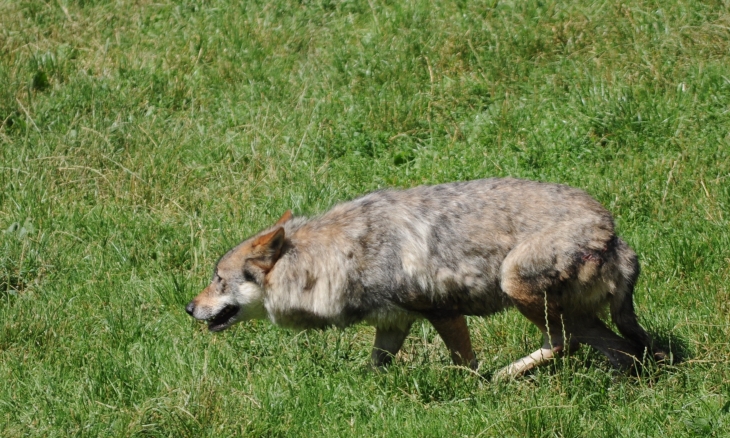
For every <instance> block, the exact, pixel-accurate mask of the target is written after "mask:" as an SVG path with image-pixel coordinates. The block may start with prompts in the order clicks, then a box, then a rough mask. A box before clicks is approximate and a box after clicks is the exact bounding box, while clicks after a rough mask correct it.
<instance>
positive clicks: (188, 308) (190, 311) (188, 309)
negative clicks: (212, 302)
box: [185, 301, 195, 316]
mask: <svg viewBox="0 0 730 438" xmlns="http://www.w3.org/2000/svg"><path fill="white" fill-rule="evenodd" d="M185 311H186V312H188V315H190V316H193V312H194V311H195V303H193V302H192V301H191V302H189V303H188V305H187V306H185Z"/></svg>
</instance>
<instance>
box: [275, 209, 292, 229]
mask: <svg viewBox="0 0 730 438" xmlns="http://www.w3.org/2000/svg"><path fill="white" fill-rule="evenodd" d="M293 217H294V215H293V214H291V210H287V211H285V212H284V214H282V215H281V217H280V218H279V220H278V221H276V223H275V224H274V226H275V227H278V226H279V225H284V224H285V223H287V222H289V221H290V220H291V218H293Z"/></svg>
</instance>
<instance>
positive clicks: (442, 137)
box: [0, 0, 730, 437]
mask: <svg viewBox="0 0 730 438" xmlns="http://www.w3.org/2000/svg"><path fill="white" fill-rule="evenodd" d="M729 29H730V4H728V2H726V1H704V2H698V1H689V0H666V1H661V2H660V1H648V0H647V1H638V0H626V1H625V2H622V3H619V2H610V1H602V0H597V1H593V2H580V1H572V0H568V1H551V0H544V1H534V0H527V1H519V0H505V1H500V0H488V1H487V0H484V1H479V0H477V1H471V0H459V1H450V2H436V3H431V2H426V1H420V0H397V1H390V0H388V1H385V0H367V1H364V0H363V1H359V0H358V1H355V0H312V1H308V0H299V1H295V0H291V1H289V0H269V1H257V0H247V1H244V2H234V1H224V0H199V1H196V0H180V1H171V0H156V1H151V0H117V1H112V0H109V1H106V0H75V1H73V0H57V1H42V0H0V188H1V190H0V435H2V436H3V437H21V436H43V437H65V436H89V437H96V436H170V437H181V436H188V437H223V436H324V437H328V436H332V437H340V436H398V437H404V436H434V437H436V436H482V437H487V436H513V437H522V436H536V437H542V436H545V437H553V436H564V437H603V436H611V437H615V436H625V437H634V436H728V434H729V433H730V432H728V431H730V360H729V359H728V354H730V341H729V339H730V286H729V285H730V30H729ZM508 175H509V176H514V177H524V178H532V179H539V180H544V181H556V182H561V183H566V184H570V185H574V186H577V187H581V188H583V189H585V190H587V191H588V192H590V193H591V194H593V195H594V196H595V197H596V198H597V199H599V200H600V201H601V202H603V203H604V204H605V205H606V206H607V207H608V208H609V209H610V210H611V211H612V212H614V214H615V216H616V221H617V225H618V228H619V231H620V234H621V236H622V237H624V238H625V239H626V240H627V241H628V242H629V243H630V244H631V245H632V246H633V247H634V248H635V249H636V250H637V252H638V253H639V256H640V260H641V263H642V276H641V279H640V282H639V284H638V288H637V295H636V303H637V312H638V314H639V316H640V319H641V322H642V324H643V325H644V326H645V327H647V329H649V331H650V332H651V333H652V334H653V335H654V336H655V337H656V338H657V339H658V340H659V341H660V343H661V344H662V345H664V346H666V347H668V348H670V349H671V351H672V353H673V355H674V358H675V359H682V360H681V362H680V361H677V363H675V364H673V365H670V366H665V367H662V368H660V369H657V370H655V371H654V372H652V373H651V375H650V376H647V377H645V378H641V379H635V378H631V377H627V376H624V375H621V374H618V373H616V372H614V371H613V370H612V369H611V368H610V366H609V365H608V363H607V362H606V361H605V360H604V359H603V357H602V356H600V355H598V354H596V353H594V352H592V351H590V350H588V349H583V350H581V351H580V352H579V353H578V354H576V355H575V356H572V357H569V358H565V359H561V360H558V361H557V362H556V363H555V364H554V365H552V366H548V367H545V368H542V369H539V370H537V371H536V372H535V373H534V374H532V375H530V376H527V377H525V378H522V379H519V380H515V381H510V382H503V383H492V382H490V381H489V379H488V377H489V376H490V375H491V373H492V372H494V371H495V370H496V369H498V368H499V367H502V366H504V365H506V364H508V363H509V362H510V361H511V360H514V359H516V358H518V357H520V356H522V355H524V354H526V353H528V352H530V351H532V350H534V349H535V348H537V346H538V345H539V343H540V336H539V332H538V331H537V329H536V328H534V327H532V326H531V325H530V324H529V323H528V322H527V321H526V320H525V319H524V318H523V317H521V316H520V315H519V314H518V313H517V312H515V311H509V312H505V313H503V314H500V315H497V316H495V317H493V318H490V319H480V318H472V319H470V320H469V325H470V328H471V330H472V333H473V339H474V344H475V349H476V352H477V355H478V357H479V358H480V360H481V368H480V371H479V375H477V374H473V373H469V372H467V371H465V370H462V369H456V368H454V367H452V366H451V365H450V362H449V358H448V353H447V351H446V349H445V347H444V346H443V343H442V342H441V340H440V339H439V338H438V336H437V335H436V334H435V332H434V330H433V329H432V328H431V327H430V326H428V325H426V324H416V326H415V327H414V329H413V331H412V334H411V336H410V337H409V339H408V340H407V341H406V345H405V346H404V350H403V351H402V352H401V353H400V354H399V356H398V358H397V359H396V364H395V365H394V366H392V367H391V368H390V369H389V370H388V371H387V372H384V373H373V372H370V371H369V370H368V368H367V366H366V363H367V360H368V358H369V352H370V346H371V342H372V338H373V335H374V330H373V329H372V328H370V327H366V326H357V327H352V328H349V329H347V330H344V331H334V330H333V331H326V332H302V333H292V332H288V331H285V330H282V329H279V328H276V327H273V326H271V325H270V324H268V323H265V322H261V321H259V322H252V323H246V324H241V325H238V326H236V327H235V328H234V329H232V330H230V331H227V332H224V333H220V334H216V335H212V334H210V333H208V332H207V331H206V329H205V327H204V326H203V325H202V324H199V323H195V322H193V321H192V320H191V318H190V317H188V315H187V314H185V311H184V305H185V304H186V303H187V302H188V301H189V300H190V299H191V298H192V297H193V296H194V295H195V294H196V293H197V292H198V291H199V290H200V289H202V288H203V287H204V286H205V285H206V284H207V281H208V279H209V278H210V273H211V270H212V267H213V264H214V262H215V261H216V259H217V258H218V256H220V255H221V254H222V253H223V252H224V251H225V250H227V249H228V248H229V247H231V246H232V245H234V244H235V243H237V242H238V241H239V240H240V239H242V238H244V237H245V236H247V235H249V234H250V233H253V232H255V231H257V230H258V229H260V228H262V227H264V226H266V225H268V224H270V223H271V222H272V221H273V220H275V219H276V218H278V216H279V215H281V213H282V212H284V211H285V210H286V209H288V208H291V209H293V210H294V212H295V213H296V214H305V215H311V214H316V213H318V212H321V211H323V210H325V209H327V208H328V207H330V206H332V205H333V204H335V203H336V202H338V201H341V200H345V199H350V198H353V197H355V196H357V195H358V194H361V193H364V192H366V191H370V190H374V189H378V188H381V187H386V186H396V187H411V186H415V185H418V184H424V183H439V182H446V181H453V180H465V179H473V178H481V177H486V176H508Z"/></svg>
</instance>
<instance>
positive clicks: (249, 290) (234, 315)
mask: <svg viewBox="0 0 730 438" xmlns="http://www.w3.org/2000/svg"><path fill="white" fill-rule="evenodd" d="M291 218H292V214H291V211H287V212H286V213H284V215H283V216H282V217H281V219H279V220H278V221H277V222H276V224H274V226H273V227H271V228H269V229H268V230H265V231H262V232H261V233H259V234H257V235H255V236H253V237H251V238H249V239H247V240H244V241H243V242H241V243H240V244H239V245H238V246H236V247H235V248H233V249H232V250H230V251H228V253H226V254H225V255H224V256H223V257H221V258H220V260H219V261H218V263H217V264H216V267H215V271H214V272H213V279H212V280H211V282H210V284H209V285H208V287H206V288H205V289H203V291H202V292H200V294H198V296H196V297H195V298H194V299H193V300H192V301H191V302H190V303H188V305H187V306H186V307H185V310H186V311H187V312H188V314H190V316H192V317H193V318H195V319H199V320H205V321H207V322H208V329H209V330H210V331H212V332H219V331H221V330H225V329H227V328H228V327H230V326H232V325H233V324H235V323H236V322H238V321H243V320H247V319H263V318H266V309H265V308H264V281H265V278H266V275H267V274H268V273H269V271H271V269H272V268H273V267H274V264H275V263H276V261H277V260H278V259H279V256H280V255H281V252H282V247H283V246H284V241H285V235H284V227H283V225H284V224H285V223H286V222H287V221H289V220H290V219H291Z"/></svg>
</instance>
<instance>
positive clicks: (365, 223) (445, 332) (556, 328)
mask: <svg viewBox="0 0 730 438" xmlns="http://www.w3.org/2000/svg"><path fill="white" fill-rule="evenodd" d="M638 275H639V264H638V261H637V256H636V253H635V252H634V251H633V250H632V249H631V248H630V247H629V246H628V245H627V244H626V242H624V241H623V240H622V239H620V238H619V237H618V236H617V235H616V233H615V227H614V221H613V218H612V216H611V214H610V213H609V212H608V211H607V210H606V209H605V208H604V207H603V206H601V204H600V203H599V202H598V201H596V200H595V199H593V198H592V197H591V196H589V195H588V194H587V193H586V192H584V191H582V190H579V189H576V188H573V187H569V186H566V185H560V184H551V183H541V182H535V181H528V180H520V179H512V178H504V179H499V178H492V179H481V180H474V181H466V182H454V183H448V184H440V185H433V186H419V187H415V188H410V189H406V190H393V189H389V190H380V191H376V192H373V193H370V194H367V195H365V196H362V197H360V198H357V199H355V200H352V201H349V202H344V203H341V204H339V205H336V206H335V207H334V208H332V209H331V210H329V211H328V212H326V213H324V214H322V215H321V216H319V217H314V218H311V219H309V218H305V217H294V216H293V215H292V213H291V211H287V212H286V213H284V215H283V216H282V217H281V218H280V219H279V220H278V221H277V222H276V223H275V224H274V225H272V226H271V227H269V228H266V229H264V230H262V231H261V232H259V233H257V234H256V235H254V236H252V237H249V238H248V239H246V240H244V241H243V242H241V243H240V244H239V245H237V246H236V247H234V248H233V249H231V250H230V251H228V252H227V253H226V254H225V255H223V256H222V257H221V258H220V259H219V260H218V262H217V263H216V266H215V270H214V272H213V277H212V281H211V283H210V284H209V285H208V286H207V287H206V288H205V289H204V290H203V291H202V292H201V293H200V294H199V295H198V296H196V297H195V298H194V299H193V300H192V301H191V302H190V303H189V304H188V305H187V307H186V311H187V313H189V314H190V315H191V316H193V317H194V318H196V319H198V320H205V321H207V323H208V328H209V330H210V331H213V332H217V331H221V330H224V329H227V328H228V327H230V326H232V325H233V324H234V323H236V322H239V321H244V320H249V319H266V318H268V319H270V320H271V321H272V322H273V323H275V324H278V325H281V326H284V327H289V328H294V329H312V328H326V327H330V326H334V327H347V326H350V325H352V324H356V323H359V322H362V321H364V322H365V323H367V324H370V325H373V326H374V327H375V342H374V346H373V350H372V354H371V361H372V364H373V365H374V366H376V367H383V366H386V365H388V364H389V363H391V361H392V359H393V357H394V356H395V355H396V353H397V352H398V351H399V350H400V348H401V346H402V345H403V342H404V340H405V339H406V337H407V335H408V333H409V330H410V327H411V325H412V324H413V322H414V321H416V320H419V319H426V320H428V321H429V322H430V323H431V324H432V325H433V326H434V328H435V329H436V331H437V332H438V334H439V335H440V336H441V338H442V339H443V341H444V343H445V344H446V347H447V348H448V349H449V351H450V354H451V359H452V360H453V362H454V363H455V364H456V365H459V366H468V367H470V368H472V369H476V368H477V366H478V362H477V360H476V357H475V354H474V351H473V350H472V345H471V340H470V336H469V329H468V327H467V324H466V320H465V316H469V315H473V316H487V315H492V314H494V313H497V312H500V311H503V310H505V309H507V308H510V307H515V308H516V309H517V310H518V311H519V312H521V313H522V314H523V315H524V316H525V317H526V318H527V319H528V320H530V321H531V322H532V323H533V324H535V325H536V326H537V327H538V328H539V329H540V331H541V332H542V334H543V345H542V346H541V347H540V348H539V349H537V350H536V351H535V352H533V353H531V354H529V355H527V356H525V357H523V358H521V359H519V360H517V361H515V362H514V363H512V364H510V365H508V366H506V367H505V368H503V369H502V370H500V371H499V372H497V373H496V374H495V378H497V377H510V376H514V377H516V376H519V375H521V374H523V373H525V372H527V371H528V370H530V369H532V368H533V367H535V366H537V365H540V364H543V363H545V362H547V361H550V360H551V359H553V358H554V357H557V356H559V355H561V354H564V353H567V352H570V351H575V350H576V349H577V348H578V346H580V345H581V344H587V345H590V346H591V347H594V348H596V349H597V350H598V351H600V352H601V353H603V354H604V355H605V356H606V357H607V358H608V360H609V361H610V363H611V364H612V365H614V366H615V367H617V368H619V369H634V370H636V369H638V368H637V367H638V366H639V365H640V364H641V363H642V361H643V360H644V359H645V358H647V357H651V356H654V358H656V359H662V358H663V357H664V352H662V351H661V350H659V349H654V347H653V342H652V339H651V337H650V336H649V334H648V333H647V332H646V331H645V330H644V329H643V328H642V327H641V326H640V325H639V323H638V322H637V317H636V313H635V311H634V303H633V292H634V285H635V284H636V280H637V277H638ZM606 309H608V310H609V312H608V313H610V318H611V320H612V321H613V323H614V324H615V326H616V327H617V328H618V331H619V332H620V333H621V335H622V336H619V335H618V334H616V333H615V332H613V331H612V330H611V329H609V328H608V327H607V326H606V324H605V323H604V321H603V318H604V316H605V314H606V313H607V312H606V311H605V310H606Z"/></svg>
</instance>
